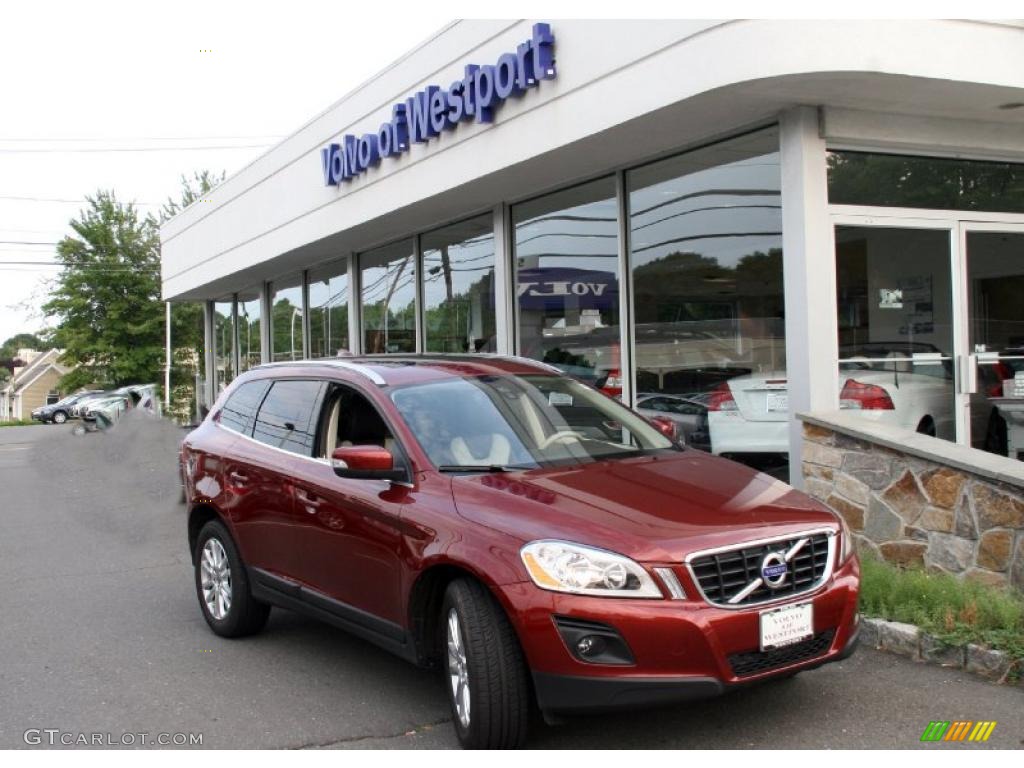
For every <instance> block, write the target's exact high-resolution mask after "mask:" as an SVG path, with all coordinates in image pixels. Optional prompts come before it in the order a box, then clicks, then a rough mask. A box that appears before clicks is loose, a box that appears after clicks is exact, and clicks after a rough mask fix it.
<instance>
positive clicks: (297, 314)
mask: <svg viewBox="0 0 1024 768" xmlns="http://www.w3.org/2000/svg"><path fill="white" fill-rule="evenodd" d="M270 291H271V293H270V307H271V309H270V311H271V324H270V331H271V332H270V359H271V360H274V361H277V360H301V359H302V358H303V357H305V355H304V354H303V349H302V311H303V310H302V273H301V272H297V273H295V274H294V275H290V276H289V277H285V278H283V279H281V280H275V281H274V282H273V283H272V284H271V286H270Z"/></svg>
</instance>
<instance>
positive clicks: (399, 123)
mask: <svg viewBox="0 0 1024 768" xmlns="http://www.w3.org/2000/svg"><path fill="white" fill-rule="evenodd" d="M391 134H392V136H391V137H392V138H393V139H394V141H393V142H392V149H391V151H392V154H395V155H397V154H398V153H399V152H404V151H405V150H407V149H409V123H408V121H407V120H406V117H405V104H395V106H393V107H392V108H391Z"/></svg>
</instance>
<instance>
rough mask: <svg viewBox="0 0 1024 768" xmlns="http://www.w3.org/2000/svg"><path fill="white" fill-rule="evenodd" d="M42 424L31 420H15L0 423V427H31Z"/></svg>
mask: <svg viewBox="0 0 1024 768" xmlns="http://www.w3.org/2000/svg"><path fill="white" fill-rule="evenodd" d="M42 423H43V422H41V421H34V420H32V419H15V420H14V421H0V427H31V426H32V425H33V424H42Z"/></svg>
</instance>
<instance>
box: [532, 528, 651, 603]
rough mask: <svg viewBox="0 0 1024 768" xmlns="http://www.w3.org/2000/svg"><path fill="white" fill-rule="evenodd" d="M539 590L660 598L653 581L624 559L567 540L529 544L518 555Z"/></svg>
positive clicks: (620, 556) (640, 569) (604, 595)
mask: <svg viewBox="0 0 1024 768" xmlns="http://www.w3.org/2000/svg"><path fill="white" fill-rule="evenodd" d="M519 554H520V556H521V557H522V558H523V564H524V565H525V566H526V570H527V572H528V573H529V574H530V578H531V579H533V583H534V584H536V585H537V586H538V587H540V588H541V589H550V590H552V591H554V592H571V593H573V594H576V595H594V596H598V597H662V594H661V590H660V589H658V587H657V585H656V584H655V583H654V580H653V579H652V578H651V577H650V575H649V574H648V573H647V571H645V570H644V569H643V568H642V567H640V566H639V565H638V564H637V563H634V562H633V561H632V560H630V559H629V558H628V557H623V556H622V555H617V554H615V553H614V552H608V551H606V550H603V549H594V548H593V547H585V546H583V545H582V544H572V543H570V542H568V541H552V540H545V541H531V542H530V543H529V544H527V545H526V546H525V547H523V548H522V549H521V550H520V552H519Z"/></svg>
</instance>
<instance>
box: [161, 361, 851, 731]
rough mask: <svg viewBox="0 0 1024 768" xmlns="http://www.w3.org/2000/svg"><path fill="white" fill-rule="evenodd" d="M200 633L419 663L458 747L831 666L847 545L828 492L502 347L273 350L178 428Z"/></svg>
mask: <svg viewBox="0 0 1024 768" xmlns="http://www.w3.org/2000/svg"><path fill="white" fill-rule="evenodd" d="M181 460H182V467H183V468H184V475H185V485H186V493H187V497H188V502H189V508H190V511H189V519H188V539H189V547H190V549H191V551H192V557H193V562H194V564H195V583H196V591H197V593H198V596H199V604H200V606H201V607H202V611H203V615H204V616H205V618H206V621H207V623H208V624H209V625H210V627H211V629H213V631H214V632H216V633H217V634H218V635H223V636H225V637H236V636H240V635H246V634H250V633H253V632H256V631H258V630H260V629H261V628H262V627H263V625H264V624H265V623H266V620H267V615H268V613H269V611H270V607H271V606H280V607H283V608H288V609H293V610H297V611H301V612H303V613H306V614H308V615H310V616H313V617H316V618H318V619H322V620H324V621H327V622H330V623H331V624H334V625H336V626H339V627H342V628H344V629H346V630H348V631H350V632H352V633H354V634H356V635H359V636H361V637H363V638H366V639H368V640H371V641H373V642H375V643H377V644H379V645H380V646H382V647H384V648H386V649H387V650H389V651H392V652H393V653H395V654H397V655H399V656H401V657H403V658H405V659H408V660H409V661H411V662H413V663H416V664H421V665H437V666H440V667H441V668H442V669H443V670H444V671H446V672H447V675H446V683H447V684H446V686H445V687H446V689H447V692H448V698H449V700H450V703H451V708H452V713H453V721H454V725H455V729H456V731H457V733H458V737H459V740H460V741H461V742H462V744H463V745H464V746H468V747H511V746H517V745H520V744H522V743H523V741H524V739H525V737H526V726H527V720H528V711H529V708H530V706H531V704H532V702H534V701H535V702H536V704H537V705H538V706H539V708H540V711H541V712H542V713H543V714H544V715H545V716H547V717H549V718H552V717H554V716H557V715H562V714H574V713H585V712H592V711H599V710H610V709H619V708H633V707H638V706H644V705H651V704H667V703H672V702H680V701H687V700H690V699H694V698H697V697H704V696H710V695H715V694H719V693H722V692H724V691H726V690H728V689H730V688H733V687H736V686H741V685H745V684H748V683H752V682H756V681H760V680H764V679H767V678H771V677H782V676H788V675H792V674H794V673H796V672H798V671H800V670H803V669H809V668H811V667H816V666H819V665H821V664H823V663H826V662H829V661H837V660H839V659H842V658H844V657H846V656H847V655H849V654H850V653H851V652H852V651H853V649H854V646H855V644H856V640H857V632H858V624H857V594H858V588H859V564H858V561H857V558H856V556H855V555H854V554H853V549H852V542H851V539H850V534H849V531H848V530H847V529H846V527H845V525H844V523H843V521H842V520H841V519H839V518H838V517H837V516H836V515H835V514H833V513H832V512H830V511H829V510H828V509H826V508H825V507H823V506H822V505H820V504H818V503H817V502H815V501H813V500H811V499H810V498H808V497H807V496H805V495H804V494H802V493H800V492H798V491H795V490H793V489H792V488H790V487H789V486H788V485H786V484H784V483H782V482H779V481H777V480H774V479H772V478H770V477H768V476H766V475H763V474H759V473H757V472H755V471H753V470H751V469H748V468H746V467H744V466H741V465H739V464H734V463H732V462H730V461H727V460H725V459H721V458H717V457H714V456H710V455H708V454H705V453H701V452H699V451H694V450H688V449H686V448H684V447H682V446H680V445H677V444H675V443H674V442H673V441H672V440H671V439H670V438H668V437H666V436H665V435H664V434H663V433H662V431H660V430H659V429H658V428H657V427H656V426H654V425H652V424H651V423H650V422H648V421H647V420H645V419H644V418H642V417H641V416H639V415H637V414H636V413H634V412H633V411H630V410H629V409H627V408H625V407H624V406H622V405H621V404H619V403H618V402H616V401H615V400H613V399H612V398H610V397H608V396H606V395H604V394H602V393H601V392H599V391H597V390H595V389H592V388H590V387H588V386H586V385H584V384H582V383H580V382H578V381H576V380H574V379H571V378H568V377H566V376H563V375H561V374H560V373H559V372H558V371H556V370H554V369H552V368H549V367H546V366H544V365H542V364H539V363H535V362H531V361H527V360H522V359H517V358H508V357H492V356H467V357H438V358H428V357H419V356H413V357H405V358H391V357H389V358H366V359H357V358H344V359H330V360H319V361H307V362H298V363H273V364H269V365H264V366H262V367H259V368H257V369H255V370H253V371H251V372H249V373H247V374H245V375H243V376H241V377H239V378H238V379H237V380H236V381H235V382H234V383H233V384H232V385H231V387H230V388H229V389H228V390H227V391H226V392H225V393H224V394H223V395H222V396H221V398H220V400H219V401H218V402H217V404H216V406H215V407H214V408H213V410H212V411H211V413H210V415H209V416H208V417H207V419H206V420H205V421H204V422H203V424H202V425H201V426H200V427H199V428H198V429H196V430H195V431H194V432H192V433H191V434H190V435H189V436H188V438H187V439H186V440H185V442H184V444H183V446H182V457H181Z"/></svg>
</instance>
